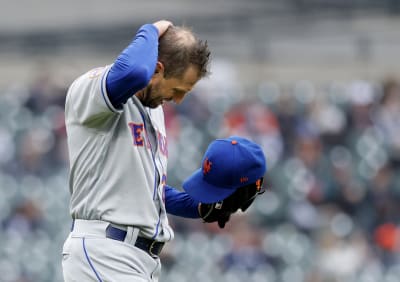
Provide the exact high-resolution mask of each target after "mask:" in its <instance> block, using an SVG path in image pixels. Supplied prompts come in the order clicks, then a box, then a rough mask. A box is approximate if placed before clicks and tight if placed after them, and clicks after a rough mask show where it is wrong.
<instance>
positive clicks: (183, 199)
mask: <svg viewBox="0 0 400 282" xmlns="http://www.w3.org/2000/svg"><path fill="white" fill-rule="evenodd" d="M164 189H165V208H166V210H167V213H170V214H173V215H177V216H181V217H187V218H199V217H200V215H199V211H198V206H199V202H198V201H196V200H194V199H193V198H191V197H190V196H189V195H188V194H187V193H185V192H180V191H178V190H177V189H175V188H173V187H171V186H168V185H165V188H164Z"/></svg>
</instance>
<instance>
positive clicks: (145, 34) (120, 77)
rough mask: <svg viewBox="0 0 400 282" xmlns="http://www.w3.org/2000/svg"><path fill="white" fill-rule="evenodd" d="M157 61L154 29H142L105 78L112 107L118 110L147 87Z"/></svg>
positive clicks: (156, 42) (146, 27) (145, 26)
mask: <svg viewBox="0 0 400 282" xmlns="http://www.w3.org/2000/svg"><path fill="white" fill-rule="evenodd" d="M157 58H158V29H157V28H156V27H155V26H154V25H152V24H146V25H143V26H142V27H141V28H140V29H139V31H138V32H137V34H136V36H135V38H134V40H133V41H132V42H131V44H130V45H129V46H128V47H126V48H125V50H124V51H122V53H121V54H120V55H119V56H118V58H117V59H116V61H115V62H114V64H113V65H112V67H111V69H110V71H109V73H108V75H107V78H106V88H107V94H108V97H109V99H110V101H111V103H112V104H113V106H114V107H120V106H121V104H123V103H125V102H126V101H127V100H128V99H129V98H130V97H131V96H132V95H134V94H135V93H136V92H137V91H139V90H140V89H142V88H144V87H145V86H146V85H147V84H148V83H149V81H150V79H151V77H152V75H153V74H154V70H155V67H156V63H157Z"/></svg>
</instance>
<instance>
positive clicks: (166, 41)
mask: <svg viewBox="0 0 400 282" xmlns="http://www.w3.org/2000/svg"><path fill="white" fill-rule="evenodd" d="M158 60H159V61H160V62H161V63H163V64H164V77H165V78H170V77H176V78H181V77H182V76H183V74H184V73H185V71H186V70H187V68H188V67H189V66H191V65H192V66H194V67H196V68H197V70H198V72H199V73H198V74H199V78H202V77H204V76H207V75H208V74H209V70H208V65H209V60H210V50H209V49H208V44H207V41H202V40H200V39H199V38H197V37H196V36H195V35H194V34H193V33H192V31H191V30H190V29H188V28H186V27H177V26H170V27H169V28H168V30H167V31H166V32H165V33H164V34H163V36H161V38H160V39H159V45H158Z"/></svg>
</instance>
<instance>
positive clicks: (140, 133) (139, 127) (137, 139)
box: [128, 122, 168, 157]
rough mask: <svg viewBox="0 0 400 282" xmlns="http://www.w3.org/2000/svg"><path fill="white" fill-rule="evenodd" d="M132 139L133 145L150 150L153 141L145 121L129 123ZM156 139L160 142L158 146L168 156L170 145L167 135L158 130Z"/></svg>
mask: <svg viewBox="0 0 400 282" xmlns="http://www.w3.org/2000/svg"><path fill="white" fill-rule="evenodd" d="M128 126H129V129H130V132H131V135H132V139H133V145H134V146H138V147H144V148H147V149H148V150H150V149H151V143H150V140H149V136H148V135H147V132H146V129H145V127H144V124H143V123H134V122H130V123H128ZM156 139H157V143H158V148H159V150H160V152H161V154H163V155H164V156H167V157H168V146H167V137H166V136H165V135H163V134H162V133H161V132H160V131H158V130H156Z"/></svg>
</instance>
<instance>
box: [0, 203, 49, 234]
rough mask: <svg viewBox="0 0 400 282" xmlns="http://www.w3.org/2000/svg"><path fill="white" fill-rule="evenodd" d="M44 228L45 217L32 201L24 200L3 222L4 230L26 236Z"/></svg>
mask: <svg viewBox="0 0 400 282" xmlns="http://www.w3.org/2000/svg"><path fill="white" fill-rule="evenodd" d="M43 226H44V215H43V213H42V211H41V210H40V208H39V207H38V205H37V204H36V203H35V202H33V201H32V200H29V199H27V200H23V201H21V202H20V203H18V204H17V205H16V206H15V207H14V209H13V210H12V211H11V213H10V215H9V216H8V217H7V218H6V219H5V221H4V222H3V230H4V231H5V232H7V233H12V234H17V235H18V236H25V235H27V234H30V233H31V232H34V231H37V230H40V229H41V228H43Z"/></svg>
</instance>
